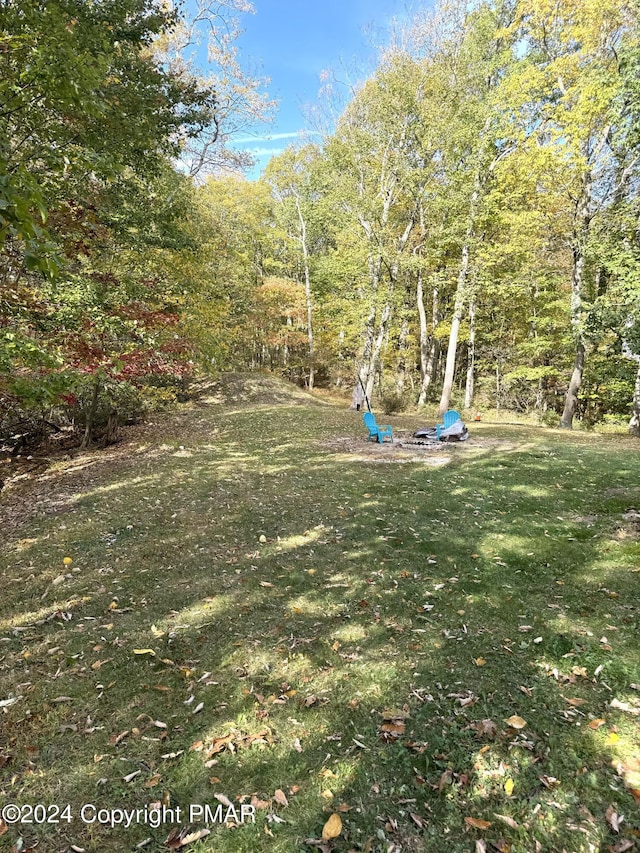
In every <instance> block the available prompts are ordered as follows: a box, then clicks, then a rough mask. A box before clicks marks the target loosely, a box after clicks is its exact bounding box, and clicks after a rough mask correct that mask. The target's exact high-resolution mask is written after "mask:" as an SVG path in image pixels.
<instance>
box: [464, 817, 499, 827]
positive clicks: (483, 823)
mask: <svg viewBox="0 0 640 853" xmlns="http://www.w3.org/2000/svg"><path fill="white" fill-rule="evenodd" d="M464 822H465V823H466V824H467V826H472V827H473V828H474V829H489V827H490V826H492V823H491V821H490V820H481V819H480V818H478V817H465V819H464Z"/></svg>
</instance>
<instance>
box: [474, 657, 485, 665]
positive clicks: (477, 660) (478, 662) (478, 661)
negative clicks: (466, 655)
mask: <svg viewBox="0 0 640 853" xmlns="http://www.w3.org/2000/svg"><path fill="white" fill-rule="evenodd" d="M473 662H474V663H475V665H476V666H484V665H485V664H486V660H485V659H484V658H475V659H474V661H473Z"/></svg>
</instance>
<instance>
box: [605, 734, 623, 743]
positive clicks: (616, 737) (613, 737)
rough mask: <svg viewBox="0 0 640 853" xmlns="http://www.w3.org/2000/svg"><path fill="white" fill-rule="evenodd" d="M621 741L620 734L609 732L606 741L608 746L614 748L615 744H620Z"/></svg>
mask: <svg viewBox="0 0 640 853" xmlns="http://www.w3.org/2000/svg"><path fill="white" fill-rule="evenodd" d="M619 740H620V735H619V734H616V733H615V732H609V734H608V736H607V740H606V741H605V743H606V744H607V745H608V746H613V744H614V743H618V741H619Z"/></svg>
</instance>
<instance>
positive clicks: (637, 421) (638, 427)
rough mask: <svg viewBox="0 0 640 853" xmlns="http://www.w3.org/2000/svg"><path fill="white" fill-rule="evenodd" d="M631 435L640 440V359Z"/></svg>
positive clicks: (630, 424)
mask: <svg viewBox="0 0 640 853" xmlns="http://www.w3.org/2000/svg"><path fill="white" fill-rule="evenodd" d="M629 434H630V435H635V436H638V437H639V438H640V358H638V372H637V373H636V387H635V389H634V392H633V412H632V415H631V420H630V421H629Z"/></svg>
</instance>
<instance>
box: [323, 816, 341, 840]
mask: <svg viewBox="0 0 640 853" xmlns="http://www.w3.org/2000/svg"><path fill="white" fill-rule="evenodd" d="M341 832H342V818H341V817H340V815H339V814H332V815H331V817H330V818H329V820H328V821H327V822H326V823H325V825H324V827H323V829H322V840H323V841H329V839H331V838H337V837H338V836H339V835H340V833H341Z"/></svg>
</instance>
